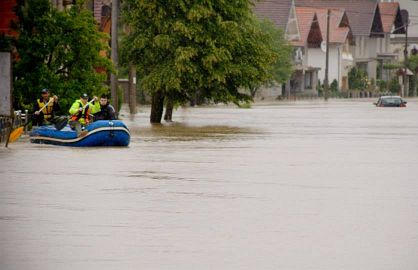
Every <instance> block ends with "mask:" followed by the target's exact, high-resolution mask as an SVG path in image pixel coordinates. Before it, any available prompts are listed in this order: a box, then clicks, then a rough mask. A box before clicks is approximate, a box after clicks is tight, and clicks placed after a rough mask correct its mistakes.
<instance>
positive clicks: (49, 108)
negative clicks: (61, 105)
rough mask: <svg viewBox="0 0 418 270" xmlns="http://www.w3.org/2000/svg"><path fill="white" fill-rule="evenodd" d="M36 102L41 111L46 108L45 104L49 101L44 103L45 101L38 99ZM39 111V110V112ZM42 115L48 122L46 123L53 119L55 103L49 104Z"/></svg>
mask: <svg viewBox="0 0 418 270" xmlns="http://www.w3.org/2000/svg"><path fill="white" fill-rule="evenodd" d="M36 102H37V103H38V108H39V109H41V108H42V107H43V106H45V104H46V103H48V101H46V102H45V101H44V100H42V101H41V99H40V98H38V99H37V100H36ZM39 109H38V110H39ZM41 112H42V114H43V115H44V119H45V120H46V121H49V120H50V119H51V118H52V117H53V112H54V102H50V103H49V104H48V106H46V107H45V108H44V109H43V110H42V111H41Z"/></svg>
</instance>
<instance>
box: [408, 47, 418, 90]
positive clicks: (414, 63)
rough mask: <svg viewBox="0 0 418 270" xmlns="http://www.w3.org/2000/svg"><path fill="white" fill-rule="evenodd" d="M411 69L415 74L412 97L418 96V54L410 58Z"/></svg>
mask: <svg viewBox="0 0 418 270" xmlns="http://www.w3.org/2000/svg"><path fill="white" fill-rule="evenodd" d="M409 68H410V69H411V70H412V72H413V73H414V77H415V78H414V79H413V85H412V88H413V89H412V96H414V97H415V96H417V84H418V54H416V53H415V54H413V55H411V56H410V58H409Z"/></svg>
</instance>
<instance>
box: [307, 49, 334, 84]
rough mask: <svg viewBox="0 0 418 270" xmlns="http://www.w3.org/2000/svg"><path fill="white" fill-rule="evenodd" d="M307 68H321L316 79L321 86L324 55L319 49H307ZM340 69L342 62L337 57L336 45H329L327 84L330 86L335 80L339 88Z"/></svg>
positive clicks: (323, 74)
mask: <svg viewBox="0 0 418 270" xmlns="http://www.w3.org/2000/svg"><path fill="white" fill-rule="evenodd" d="M308 66H309V67H319V68H321V69H320V70H319V72H318V79H319V80H320V81H321V84H323V83H324V78H325V53H324V52H323V51H322V50H321V49H313V48H310V49H309V53H308ZM341 67H342V60H341V56H340V55H339V51H338V47H337V46H336V45H331V46H330V49H329V66H328V70H329V73H328V80H329V84H331V83H332V81H333V80H334V79H335V80H337V81H338V84H339V86H340V87H341Z"/></svg>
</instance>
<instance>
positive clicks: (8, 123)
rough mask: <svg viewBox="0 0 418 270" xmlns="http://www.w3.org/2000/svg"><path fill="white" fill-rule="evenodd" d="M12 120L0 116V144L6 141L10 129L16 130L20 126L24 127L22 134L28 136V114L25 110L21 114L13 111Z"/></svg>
mask: <svg viewBox="0 0 418 270" xmlns="http://www.w3.org/2000/svg"><path fill="white" fill-rule="evenodd" d="M14 114H15V115H14V118H11V117H9V116H0V143H3V142H6V141H7V136H8V135H9V133H10V127H11V128H12V129H15V128H18V127H20V126H24V125H25V132H24V134H25V135H26V134H28V125H27V123H28V122H29V117H30V116H29V112H28V110H25V112H24V113H23V112H22V111H20V110H19V111H15V112H14Z"/></svg>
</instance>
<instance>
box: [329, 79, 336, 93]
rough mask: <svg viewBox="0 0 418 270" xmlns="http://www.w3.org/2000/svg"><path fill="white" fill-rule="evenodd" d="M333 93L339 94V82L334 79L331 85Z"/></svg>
mask: <svg viewBox="0 0 418 270" xmlns="http://www.w3.org/2000/svg"><path fill="white" fill-rule="evenodd" d="M329 89H330V90H331V92H338V81H337V80H336V79H334V80H333V81H332V83H331V85H330V88H329Z"/></svg>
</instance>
